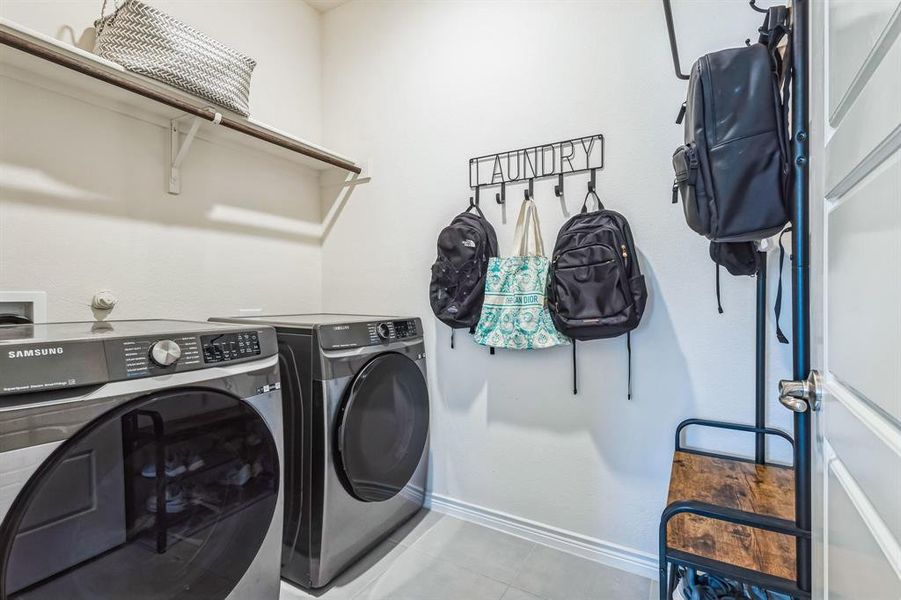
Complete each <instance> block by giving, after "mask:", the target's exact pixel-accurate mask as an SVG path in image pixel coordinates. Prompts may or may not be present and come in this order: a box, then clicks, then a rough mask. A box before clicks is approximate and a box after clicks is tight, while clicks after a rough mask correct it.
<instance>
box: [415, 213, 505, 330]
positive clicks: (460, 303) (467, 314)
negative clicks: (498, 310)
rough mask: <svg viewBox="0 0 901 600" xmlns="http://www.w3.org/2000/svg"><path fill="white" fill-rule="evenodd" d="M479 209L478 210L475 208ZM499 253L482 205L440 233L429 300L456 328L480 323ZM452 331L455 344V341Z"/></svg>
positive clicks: (438, 313)
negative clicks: (491, 268)
mask: <svg viewBox="0 0 901 600" xmlns="http://www.w3.org/2000/svg"><path fill="white" fill-rule="evenodd" d="M473 209H475V213H476V214H473V213H472V212H470V211H472V210H473ZM497 255H498V246H497V235H496V234H495V232H494V227H492V226H491V223H489V222H488V220H487V219H486V218H485V215H483V214H482V211H481V209H479V207H478V205H476V204H474V203H473V202H471V201H470V204H469V208H467V209H466V210H465V211H464V212H462V213H460V214H459V215H457V216H456V217H454V219H453V221H451V223H450V225H448V226H447V227H445V228H444V229H442V230H441V233H440V234H438V257H437V258H436V259H435V263H434V264H433V265H432V280H431V283H430V284H429V303H430V304H431V306H432V311H433V312H434V313H435V316H436V317H438V319H440V320H441V321H442V322H443V323H445V324H447V325H448V326H449V327H451V328H452V329H470V332H471V331H472V330H473V328H474V327H475V326H476V324H477V323H478V322H479V317H480V316H481V314H482V301H483V300H484V298H485V275H486V273H487V272H488V259H489V258H491V257H493V256H497ZM453 340H454V338H453V334H451V347H453V343H454V341H453Z"/></svg>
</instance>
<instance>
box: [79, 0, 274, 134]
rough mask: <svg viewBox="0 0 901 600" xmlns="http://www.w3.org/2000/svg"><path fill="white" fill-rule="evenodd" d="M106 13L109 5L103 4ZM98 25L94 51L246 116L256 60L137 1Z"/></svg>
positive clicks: (104, 17)
mask: <svg viewBox="0 0 901 600" xmlns="http://www.w3.org/2000/svg"><path fill="white" fill-rule="evenodd" d="M103 5H104V8H105V7H106V1H105V0H104V4H103ZM103 12H104V10H103V9H101V18H100V19H98V20H97V21H95V22H94V26H95V28H96V30H97V41H96V44H95V46H94V52H95V54H97V55H98V56H101V57H103V58H105V59H107V60H111V61H113V62H116V63H119V64H120V65H122V66H123V67H125V68H126V69H128V70H129V71H133V72H135V73H140V74H141V75H146V76H147V77H152V78H153V79H156V80H159V81H162V82H163V83H167V84H169V85H172V86H175V87H177V88H180V89H182V90H185V91H186V92H190V93H192V94H194V95H196V96H200V97H201V98H205V99H207V100H209V101H210V102H214V103H216V104H218V105H220V106H224V107H225V108H228V109H230V110H233V111H235V112H237V113H240V114H242V115H245V116H247V115H248V114H249V113H250V107H249V103H248V100H249V96H250V76H251V74H252V73H253V68H254V67H255V66H256V64H257V63H256V61H255V60H253V59H252V58H250V57H249V56H245V55H244V54H241V53H240V52H237V51H235V50H232V49H231V48H229V47H228V46H226V45H225V44H222V43H220V42H218V41H216V40H214V39H213V38H211V37H209V36H207V35H205V34H203V33H201V32H199V31H197V30H196V29H194V28H193V27H190V26H188V25H185V24H184V23H182V22H181V21H179V20H178V19H175V18H173V17H171V16H169V15H167V14H166V13H164V12H162V11H160V10H157V9H156V8H153V7H152V6H148V5H146V4H144V3H142V2H138V1H137V0H126V2H125V3H124V4H122V6H117V7H116V10H115V11H114V12H113V14H111V15H107V16H103V14H102V13H103Z"/></svg>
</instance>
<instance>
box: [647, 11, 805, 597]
mask: <svg viewBox="0 0 901 600" xmlns="http://www.w3.org/2000/svg"><path fill="white" fill-rule="evenodd" d="M662 2H663V10H664V16H665V18H666V25H667V32H668V34H669V42H670V51H671V53H672V58H673V69H674V71H675V75H676V77H677V78H678V79H682V80H687V79H689V75H686V74H685V73H683V72H682V70H681V64H680V61H679V51H678V47H677V44H676V34H675V27H674V24H673V14H672V8H671V6H670V0H662ZM749 4H750V6H751V8H753V9H754V10H755V11H757V12H762V13H765V12H767V10H766V9H762V8H760V7H758V6H756V0H750V2H749ZM792 4H793V10H792V24H791V29H792V31H791V36H792V39H793V44H792V47H791V52H792V60H791V63H792V65H793V66H792V69H793V71H792V81H791V102H792V105H791V111H792V140H791V142H792V145H791V147H792V160H793V174H792V175H793V188H792V194H791V214H792V217H791V222H792V228H793V235H792V276H791V282H792V365H793V378H794V379H796V380H799V381H800V380H804V379H806V377H807V374H808V372H809V371H810V348H809V339H810V311H809V306H810V290H809V233H810V223H809V214H808V196H809V189H808V171H807V165H808V147H807V142H808V129H807V128H808V119H809V117H808V89H809V80H808V71H807V60H808V38H809V33H808V19H809V17H808V0H793V2H792ZM762 258H763V257H762ZM762 264H763V267H762V268H761V270H760V272H759V273H758V276H757V277H758V280H757V324H756V352H755V360H756V365H755V366H756V378H755V384H756V390H755V392H756V393H755V423H754V426H750V425H745V424H738V423H728V422H722V421H710V420H706V419H687V420H685V421H683V422H681V423H680V424H679V425H678V427H677V428H676V450H677V451H679V450H682V446H681V432H682V430H683V429H685V428H686V427H688V426H695V425H698V426H706V427H714V428H718V429H730V430H734V431H744V432H752V433H754V435H755V452H754V462H755V463H756V464H758V465H766V464H767V462H766V445H765V444H766V442H765V439H766V436H767V435H770V436H777V437H782V438H784V439H786V440H788V441H789V442H790V443H791V445H792V448H793V469H794V484H795V485H794V488H795V489H794V493H795V498H794V503H795V507H794V508H795V510H794V514H795V520H794V522H791V521H789V520H786V519H780V518H776V517H773V516H769V515H763V514H757V513H752V512H747V511H741V510H736V509H734V508H728V507H723V506H716V505H713V504H710V503H706V502H699V501H694V500H685V501H678V502H673V503H671V504H669V505H668V506H667V507H666V509H665V510H664V511H663V515H662V516H661V523H660V533H659V535H660V598H661V600H664V599H666V600H668V599H669V598H671V594H672V587H673V585H674V579H673V577H674V575H673V572H674V569H673V570H670V569H669V566H670V565H673V567H675V565H682V566H684V567H687V568H690V569H700V570H703V571H705V572H708V573H717V574H720V575H723V576H725V577H729V578H733V579H737V580H739V581H743V582H745V583H750V584H751V585H757V586H759V587H762V588H764V589H770V590H773V591H779V592H782V593H786V594H789V595H791V596H792V597H793V598H810V594H811V583H812V582H811V573H812V563H811V560H812V556H811V524H812V523H811V510H812V508H811V491H810V486H811V448H810V443H811V415H810V409H809V408H808V409H807V410H806V411H804V412H795V413H793V414H794V422H793V435H791V436H789V435H788V434H787V433H785V432H783V431H781V430H778V429H773V428H769V427H767V426H766V310H767V295H766V292H767V286H766V262H765V260H764V261H762ZM698 453H699V454H704V455H707V456H713V457H716V458H723V459H730V460H735V458H734V457H730V456H726V455H718V454H713V453H706V452H702V451H698ZM682 513H691V514H694V515H697V516H702V517H705V518H709V519H714V520H718V521H726V522H730V523H733V524H736V525H742V526H747V527H750V528H752V529H759V530H764V531H769V532H775V533H781V534H784V535H788V536H792V537H794V539H795V563H796V564H795V574H796V580H795V581H794V582H790V581H786V580H784V579H781V578H778V577H774V576H773V575H770V574H766V573H760V572H756V571H752V570H749V569H747V568H741V567H737V566H734V565H729V564H725V563H722V562H718V561H711V560H707V559H704V558H703V557H700V556H692V555H688V554H686V553H684V552H677V551H675V550H674V549H672V548H670V547H669V546H668V543H667V525H668V523H669V521H670V520H671V519H672V518H673V517H675V516H676V515H678V514H682Z"/></svg>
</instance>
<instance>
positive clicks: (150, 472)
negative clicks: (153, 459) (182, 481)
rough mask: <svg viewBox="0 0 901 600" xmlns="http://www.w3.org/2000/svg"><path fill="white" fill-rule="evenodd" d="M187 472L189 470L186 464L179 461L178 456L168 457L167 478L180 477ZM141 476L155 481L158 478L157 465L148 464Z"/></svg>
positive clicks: (142, 470) (170, 455)
mask: <svg viewBox="0 0 901 600" xmlns="http://www.w3.org/2000/svg"><path fill="white" fill-rule="evenodd" d="M187 470H188V469H187V468H186V467H185V464H184V462H183V461H181V460H179V458H178V456H176V455H175V454H169V455H167V456H166V477H178V476H179V475H181V474H183V473H184V472H186V471H187ZM141 475H143V476H144V477H146V478H148V479H153V478H154V477H156V464H155V463H148V464H146V465H144V468H143V469H141Z"/></svg>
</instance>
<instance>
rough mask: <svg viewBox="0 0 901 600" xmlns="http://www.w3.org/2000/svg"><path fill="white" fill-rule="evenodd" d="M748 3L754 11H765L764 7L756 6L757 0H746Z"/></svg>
mask: <svg viewBox="0 0 901 600" xmlns="http://www.w3.org/2000/svg"><path fill="white" fill-rule="evenodd" d="M748 4H750V5H751V8H753V9H754V11H755V12H759V13H765V12H767V9H765V8H760V7H759V6H757V0H750V1H749V2H748Z"/></svg>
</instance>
